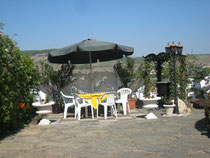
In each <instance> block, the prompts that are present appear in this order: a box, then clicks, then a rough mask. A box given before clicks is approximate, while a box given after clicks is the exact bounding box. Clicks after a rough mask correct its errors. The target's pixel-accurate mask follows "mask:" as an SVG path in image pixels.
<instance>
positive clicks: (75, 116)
mask: <svg viewBox="0 0 210 158" xmlns="http://www.w3.org/2000/svg"><path fill="white" fill-rule="evenodd" d="M77 115H78V108H77V107H76V106H75V107H74V118H75V119H76V118H77Z"/></svg>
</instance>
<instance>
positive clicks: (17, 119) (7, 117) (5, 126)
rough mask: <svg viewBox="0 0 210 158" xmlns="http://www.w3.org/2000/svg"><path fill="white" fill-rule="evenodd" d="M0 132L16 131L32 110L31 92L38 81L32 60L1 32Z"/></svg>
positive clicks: (37, 74)
mask: <svg viewBox="0 0 210 158" xmlns="http://www.w3.org/2000/svg"><path fill="white" fill-rule="evenodd" d="M0 76H1V77H0V133H1V132H5V131H7V130H16V129H17V128H19V127H20V126H22V125H23V124H25V123H27V122H28V121H29V120H30V119H31V116H32V114H33V113H34V110H33V107H31V104H32V101H33V95H32V94H31V93H30V92H31V90H32V88H33V87H34V85H36V84H38V77H39V73H38V71H37V69H36V67H35V65H34V63H33V61H32V60H31V59H30V58H29V57H27V56H26V55H24V54H22V53H21V51H20V50H19V48H18V47H17V46H16V43H15V42H14V41H13V40H11V39H10V38H9V36H8V35H4V34H3V33H2V32H1V31H0Z"/></svg>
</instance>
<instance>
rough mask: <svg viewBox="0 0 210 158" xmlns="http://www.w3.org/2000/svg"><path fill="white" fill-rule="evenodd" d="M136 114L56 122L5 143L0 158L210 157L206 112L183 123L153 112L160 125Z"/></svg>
mask: <svg viewBox="0 0 210 158" xmlns="http://www.w3.org/2000/svg"><path fill="white" fill-rule="evenodd" d="M136 111H138V110H135V112H134V111H133V110H132V112H133V113H132V112H131V114H129V115H127V116H124V115H122V114H119V117H118V118H115V117H111V116H109V117H108V119H107V120H104V118H103V117H99V119H96V118H95V119H94V120H92V119H91V118H81V120H80V121H78V120H75V119H74V118H73V117H67V119H63V118H62V117H63V116H62V114H61V115H57V114H56V117H53V115H54V114H52V115H51V116H50V117H51V118H53V120H54V121H55V122H57V121H58V122H59V121H60V122H59V124H53V125H52V124H51V125H48V126H38V125H33V124H30V125H29V126H28V127H26V128H24V129H22V130H20V131H18V132H17V133H16V134H13V135H11V136H8V137H5V138H3V139H1V141H0V157H4V158H5V157H6V158H10V157H14V158H16V157H29V158H30V157H31V158H33V157H51V158H54V157H56V158H57V157H75V158H82V157H84V158H86V157H91V158H98V157H100V158H107V157H113V158H120V157H127V158H131V157H132V158H133V157H134V158H135V157H144V158H153V157H154V158H167V157H170V158H176V157H192V158H194V157H199V158H200V157H201V158H203V157H210V152H209V149H210V141H209V137H208V135H202V132H203V131H205V128H204V127H205V126H203V123H205V122H204V121H203V118H204V112H203V109H201V110H199V109H193V112H192V114H190V115H188V116H180V117H177V116H176V117H163V113H164V110H162V109H160V110H154V111H153V112H154V113H155V114H156V115H157V116H158V119H157V120H147V119H145V118H144V115H143V114H142V110H140V111H138V112H139V114H138V113H137V112H136Z"/></svg>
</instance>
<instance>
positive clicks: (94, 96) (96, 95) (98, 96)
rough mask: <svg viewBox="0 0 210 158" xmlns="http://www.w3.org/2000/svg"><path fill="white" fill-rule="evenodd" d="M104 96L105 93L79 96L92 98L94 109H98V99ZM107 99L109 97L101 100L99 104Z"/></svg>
mask: <svg viewBox="0 0 210 158" xmlns="http://www.w3.org/2000/svg"><path fill="white" fill-rule="evenodd" d="M104 94H105V93H89V94H78V96H80V97H81V98H90V99H91V104H92V105H93V108H94V109H97V98H100V97H102V96H103V95H104ZM106 98H107V96H105V97H103V98H101V99H99V102H101V101H103V100H104V99H106Z"/></svg>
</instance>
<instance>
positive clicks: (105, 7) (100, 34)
mask: <svg viewBox="0 0 210 158" xmlns="http://www.w3.org/2000/svg"><path fill="white" fill-rule="evenodd" d="M209 8H210V0H175V1H174V0H0V22H2V23H4V24H5V25H4V28H3V32H4V33H5V34H9V35H10V37H11V38H12V39H13V40H15V41H16V42H17V46H18V47H19V48H20V49H21V50H41V49H51V48H62V47H65V46H68V45H71V44H74V43H77V42H80V41H82V40H85V39H88V38H91V39H96V40H99V41H106V42H113V43H118V44H121V45H126V46H131V47H134V54H133V55H132V56H133V57H141V56H145V55H148V54H150V53H156V54H158V53H159V52H163V51H165V46H166V45H167V44H168V42H169V43H170V44H171V43H172V41H174V42H175V44H178V42H181V44H182V45H183V47H184V48H183V53H185V54H188V53H193V54H210V9H209ZM14 34H17V36H13V35H14Z"/></svg>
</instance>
